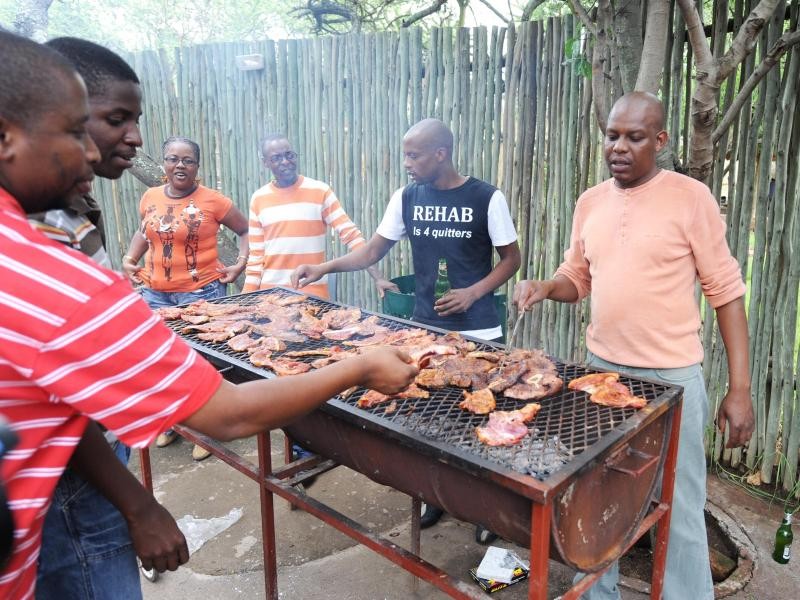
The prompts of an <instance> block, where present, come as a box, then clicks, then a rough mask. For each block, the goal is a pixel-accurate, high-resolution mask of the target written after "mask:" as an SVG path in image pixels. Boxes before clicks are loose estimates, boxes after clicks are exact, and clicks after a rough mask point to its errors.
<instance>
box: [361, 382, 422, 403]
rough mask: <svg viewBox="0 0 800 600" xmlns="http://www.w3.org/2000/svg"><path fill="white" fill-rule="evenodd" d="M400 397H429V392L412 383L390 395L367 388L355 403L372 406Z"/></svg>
mask: <svg viewBox="0 0 800 600" xmlns="http://www.w3.org/2000/svg"><path fill="white" fill-rule="evenodd" d="M401 398H430V394H429V393H428V391H427V390H423V389H422V388H419V387H417V386H416V385H414V384H413V383H412V384H411V385H410V386H408V387H407V388H406V389H404V390H403V391H402V392H399V393H397V394H393V395H391V396H387V395H386V394H381V393H380V392H377V391H375V390H368V391H367V393H366V394H364V395H363V396H361V398H359V399H358V402H357V403H356V404H357V405H358V406H359V407H360V408H372V407H373V406H377V405H378V404H382V403H384V402H387V401H389V400H393V399H401Z"/></svg>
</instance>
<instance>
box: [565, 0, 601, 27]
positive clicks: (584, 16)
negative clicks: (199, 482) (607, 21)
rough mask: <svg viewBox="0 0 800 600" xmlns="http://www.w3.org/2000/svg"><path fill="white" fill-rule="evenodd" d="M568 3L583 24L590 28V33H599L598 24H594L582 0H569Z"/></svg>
mask: <svg viewBox="0 0 800 600" xmlns="http://www.w3.org/2000/svg"><path fill="white" fill-rule="evenodd" d="M567 4H569V7H570V9H571V10H572V12H573V13H575V16H576V17H578V18H579V19H580V21H581V23H583V26H584V27H586V29H588V30H589V33H591V34H592V35H597V25H595V24H594V21H592V19H591V17H589V14H588V13H587V12H586V9H585V8H583V5H582V4H581V3H580V0H567Z"/></svg>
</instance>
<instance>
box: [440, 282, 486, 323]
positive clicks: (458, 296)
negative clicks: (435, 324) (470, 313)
mask: <svg viewBox="0 0 800 600" xmlns="http://www.w3.org/2000/svg"><path fill="white" fill-rule="evenodd" d="M477 299H478V298H477V297H476V296H475V293H474V292H472V291H471V290H470V288H462V289H457V290H450V291H449V292H447V293H446V294H445V295H444V296H442V297H441V298H439V299H438V300H437V301H436V303H435V304H434V305H433V308H434V310H435V311H436V313H437V314H438V315H439V316H440V317H446V316H448V315H456V314H459V313H463V312H466V311H467V310H468V309H469V307H470V306H472V305H473V304H474V303H475V300H477Z"/></svg>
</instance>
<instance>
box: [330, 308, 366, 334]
mask: <svg viewBox="0 0 800 600" xmlns="http://www.w3.org/2000/svg"><path fill="white" fill-rule="evenodd" d="M325 320H326V321H327V323H328V327H327V328H328V329H344V328H345V327H349V326H350V325H355V324H356V323H358V322H359V321H360V320H361V309H360V308H335V309H333V310H329V311H328V312H326V313H325Z"/></svg>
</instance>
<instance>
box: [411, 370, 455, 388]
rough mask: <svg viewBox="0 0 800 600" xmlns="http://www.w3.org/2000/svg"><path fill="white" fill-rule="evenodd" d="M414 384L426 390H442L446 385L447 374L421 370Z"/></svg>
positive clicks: (441, 371)
mask: <svg viewBox="0 0 800 600" xmlns="http://www.w3.org/2000/svg"><path fill="white" fill-rule="evenodd" d="M414 383H416V384H417V385H421V386H422V387H426V388H432V389H436V388H443V387H444V386H446V385H447V373H445V372H444V371H443V370H442V369H421V370H420V372H419V373H418V374H417V376H416V378H415V379H414Z"/></svg>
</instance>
